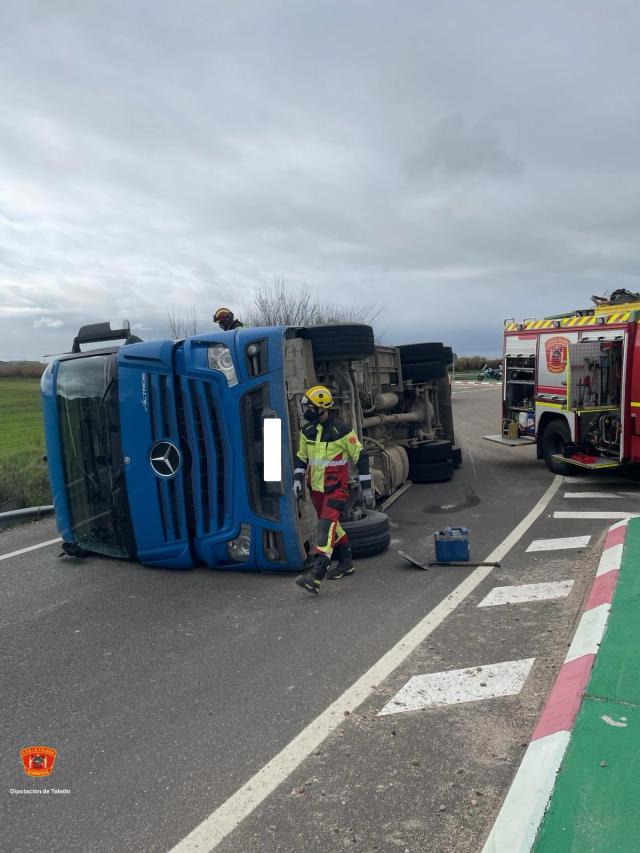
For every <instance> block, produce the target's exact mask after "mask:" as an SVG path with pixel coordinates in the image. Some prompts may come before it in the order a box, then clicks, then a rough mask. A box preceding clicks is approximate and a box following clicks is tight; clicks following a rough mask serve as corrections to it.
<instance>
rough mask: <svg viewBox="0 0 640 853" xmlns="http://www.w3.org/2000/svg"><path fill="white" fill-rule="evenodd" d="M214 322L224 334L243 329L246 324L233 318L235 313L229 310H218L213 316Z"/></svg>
mask: <svg viewBox="0 0 640 853" xmlns="http://www.w3.org/2000/svg"><path fill="white" fill-rule="evenodd" d="M213 322H214V323H217V324H218V325H219V326H220V328H221V329H222V331H223V332H228V331H230V330H231V329H241V328H242V327H243V326H244V323H241V322H240V320H236V318H235V317H234V316H233V311H230V310H229V309H228V308H218V310H217V311H216V313H215V314H214V315H213Z"/></svg>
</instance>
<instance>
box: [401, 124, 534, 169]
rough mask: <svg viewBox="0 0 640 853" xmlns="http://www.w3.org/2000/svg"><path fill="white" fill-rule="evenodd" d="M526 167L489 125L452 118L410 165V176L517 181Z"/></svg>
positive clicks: (439, 126) (435, 129) (438, 128)
mask: <svg viewBox="0 0 640 853" xmlns="http://www.w3.org/2000/svg"><path fill="white" fill-rule="evenodd" d="M523 168H524V167H523V164H522V163H520V162H519V161H518V160H516V158H515V157H513V156H512V155H511V154H510V153H509V152H508V151H507V150H506V149H505V147H504V146H503V145H502V143H501V141H500V137H499V133H498V131H497V130H496V128H494V127H492V126H491V124H490V123H489V122H488V121H486V120H485V121H473V122H472V121H470V120H469V119H467V118H465V117H464V116H462V115H450V116H446V117H445V118H443V119H442V120H441V121H439V122H437V123H436V124H435V126H434V127H433V128H432V130H431V132H430V134H429V137H428V139H427V141H426V143H425V145H424V148H423V150H422V151H420V152H417V153H416V154H414V155H413V156H411V157H410V158H409V160H408V163H407V170H408V173H409V175H410V176H412V177H419V176H420V175H425V176H433V175H434V174H438V173H440V174H442V175H444V176H451V177H454V178H455V177H456V176H460V177H463V178H465V177H470V176H489V177H498V178H505V177H506V178H514V177H517V176H518V175H520V174H522V171H523Z"/></svg>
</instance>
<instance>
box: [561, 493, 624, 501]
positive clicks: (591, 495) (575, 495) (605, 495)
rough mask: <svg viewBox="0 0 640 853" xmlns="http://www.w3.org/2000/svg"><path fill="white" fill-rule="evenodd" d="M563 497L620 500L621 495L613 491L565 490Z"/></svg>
mask: <svg viewBox="0 0 640 853" xmlns="http://www.w3.org/2000/svg"><path fill="white" fill-rule="evenodd" d="M563 497H565V498H569V499H570V500H575V499H576V498H584V499H585V500H599V499H600V498H604V499H605V500H610V499H612V498H613V499H617V500H620V499H621V498H622V497H623V495H617V494H616V493H615V492H565V493H564V495H563Z"/></svg>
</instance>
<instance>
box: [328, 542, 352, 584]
mask: <svg viewBox="0 0 640 853" xmlns="http://www.w3.org/2000/svg"><path fill="white" fill-rule="evenodd" d="M333 559H334V560H337V561H338V565H337V566H334V567H333V568H332V569H329V571H328V572H327V579H328V580H330V581H335V580H338V578H342V577H344V576H345V575H352V574H353V573H354V572H355V566H354V565H353V558H352V556H351V548H350V547H349V543H348V542H345V543H344V544H343V545H336V547H335V548H334V549H333Z"/></svg>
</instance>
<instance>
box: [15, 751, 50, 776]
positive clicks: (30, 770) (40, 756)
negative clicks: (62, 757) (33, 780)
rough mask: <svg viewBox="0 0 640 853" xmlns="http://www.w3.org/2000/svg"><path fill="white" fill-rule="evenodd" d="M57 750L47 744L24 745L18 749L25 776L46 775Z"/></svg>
mask: <svg viewBox="0 0 640 853" xmlns="http://www.w3.org/2000/svg"><path fill="white" fill-rule="evenodd" d="M56 755H57V752H56V750H55V749H51V747H49V746H26V747H25V748H24V749H21V750H20V758H21V759H22V769H23V770H24V772H25V773H26V774H27V776H48V775H49V774H50V773H51V771H52V770H53V763H54V761H55V760H56Z"/></svg>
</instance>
